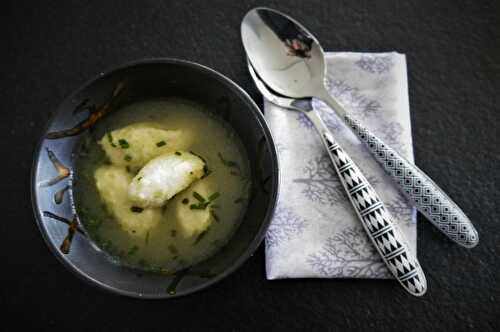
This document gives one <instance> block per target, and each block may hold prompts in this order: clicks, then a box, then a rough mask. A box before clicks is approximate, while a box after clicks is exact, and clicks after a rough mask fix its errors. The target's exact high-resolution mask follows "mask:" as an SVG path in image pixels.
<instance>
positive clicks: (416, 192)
mask: <svg viewBox="0 0 500 332" xmlns="http://www.w3.org/2000/svg"><path fill="white" fill-rule="evenodd" d="M241 35H242V40H243V45H244V47H245V51H246V53H247V56H248V58H249V60H250V62H251V64H252V66H253V68H254V69H255V71H256V73H257V74H258V75H259V76H260V77H261V79H262V81H263V82H265V84H266V85H267V86H268V87H270V88H271V89H272V90H274V91H276V92H277V93H279V94H281V95H283V96H286V97H290V98H299V99H302V98H311V97H316V98H319V99H321V100H323V101H324V102H325V103H326V104H327V105H329V106H330V107H331V108H332V109H333V110H334V111H335V112H336V113H337V114H338V115H339V117H340V118H341V119H343V120H344V121H345V122H346V123H347V124H348V126H349V128H351V130H352V131H353V132H354V133H355V134H356V135H357V136H358V138H359V139H360V140H361V141H363V142H364V143H365V145H366V146H367V147H368V149H369V151H370V152H371V153H372V154H373V155H374V157H375V158H376V160H377V161H378V162H379V163H380V164H381V165H382V166H383V168H384V169H385V171H386V172H387V173H388V174H389V175H390V176H391V177H392V179H393V180H394V181H395V182H396V183H397V185H398V186H399V188H400V190H401V191H402V192H403V193H404V194H405V195H406V196H407V197H408V199H409V201H410V202H411V203H412V204H413V205H414V206H415V207H416V208H417V209H418V210H419V211H420V212H421V213H422V214H423V215H425V216H426V217H427V219H428V220H429V221H430V222H431V223H432V224H434V225H435V226H436V227H437V228H438V229H439V230H441V231H442V232H443V233H444V234H445V235H446V236H448V237H449V238H450V239H451V240H453V241H455V242H456V243H458V244H460V245H462V246H464V247H467V248H472V247H474V246H476V245H477V243H478V241H479V237H478V234H477V231H476V229H475V228H474V226H473V225H472V223H471V221H470V220H469V219H468V218H467V216H466V215H465V214H464V213H463V212H462V210H461V209H460V208H459V207H458V206H457V205H456V204H455V203H454V202H453V201H452V199H451V198H450V197H448V196H447V195H446V194H445V192H444V191H443V190H442V189H441V188H439V186H438V185H437V184H436V183H434V181H432V180H431V179H430V178H429V177H428V176H427V175H426V174H425V173H424V172H423V171H422V170H420V169H419V168H418V167H417V166H415V165H414V164H412V163H410V162H409V161H407V160H406V159H405V158H404V157H402V156H401V155H399V154H398V153H397V152H396V151H394V150H393V149H392V148H391V147H389V146H388V145H387V144H385V143H384V142H383V141H382V140H380V139H379V138H378V137H377V136H375V135H374V134H373V133H371V132H370V131H369V130H368V129H367V128H365V127H364V126H362V125H361V124H360V123H358V122H357V121H356V120H355V119H353V118H351V117H350V116H349V114H348V113H347V111H346V110H345V109H344V107H343V106H342V105H341V104H340V103H338V102H337V101H336V100H335V99H334V98H333V97H332V96H330V94H329V93H328V91H327V89H326V87H325V71H326V66H325V59H324V53H323V49H322V48H321V45H320V44H319V42H318V41H317V40H316V39H315V38H314V36H313V35H312V34H311V33H309V32H308V31H307V30H306V29H305V28H304V27H303V26H302V25H300V24H299V23H298V22H296V21H295V20H293V19H292V18H290V17H289V16H286V15H284V14H282V13H280V12H278V11H275V10H271V9H267V8H255V9H253V10H251V11H249V12H248V13H247V14H246V16H245V18H244V19H243V22H242V24H241ZM306 114H307V113H306ZM313 117H314V116H313ZM313 121H316V122H317V124H318V126H321V122H319V121H318V120H313ZM323 136H325V135H323ZM327 136H331V135H327ZM327 138H328V137H323V139H327Z"/></svg>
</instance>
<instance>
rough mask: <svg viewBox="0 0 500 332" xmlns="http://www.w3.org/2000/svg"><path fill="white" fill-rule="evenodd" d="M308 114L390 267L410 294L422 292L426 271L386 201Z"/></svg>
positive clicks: (368, 231)
mask: <svg viewBox="0 0 500 332" xmlns="http://www.w3.org/2000/svg"><path fill="white" fill-rule="evenodd" d="M306 114H307V115H308V117H309V119H310V120H311V121H312V122H313V123H314V125H315V126H316V128H317V129H318V131H319V132H320V134H321V138H322V141H323V143H324V145H325V147H326V148H327V150H328V155H329V156H330V159H331V160H332V162H333V165H334V167H335V171H336V172H337V175H338V176H339V178H340V181H341V183H342V186H343V187H344V190H345V192H346V193H347V196H348V197H349V200H350V201H351V204H352V206H353V207H354V210H355V211H356V215H357V216H358V218H359V220H360V221H361V224H362V225H363V228H364V229H365V231H366V233H367V234H368V237H369V238H370V240H371V241H372V243H373V244H374V245H375V248H376V249H377V251H378V253H379V254H380V256H381V257H382V259H383V261H384V263H385V264H386V265H387V267H388V268H389V271H391V273H392V274H393V275H394V277H395V278H396V279H397V280H398V281H399V283H400V284H401V285H402V286H403V287H404V288H405V289H406V290H407V291H408V292H409V293H410V294H412V295H415V296H421V295H423V294H424V293H425V292H426V290H427V281H426V278H425V275H424V272H423V271H422V268H421V267H420V264H419V262H418V259H417V257H416V256H415V255H414V254H413V253H412V251H411V249H410V246H409V244H408V241H407V240H406V238H405V236H404V235H403V233H402V232H401V230H400V229H399V227H398V226H397V224H396V223H394V222H393V220H392V217H391V216H390V214H389V212H388V211H387V209H386V208H385V206H384V203H383V202H382V201H381V200H380V198H379V196H378V195H377V193H376V192H375V190H374V189H373V187H372V186H371V185H370V183H369V182H368V181H367V180H366V177H365V176H364V175H363V174H362V172H361V171H360V169H359V168H358V166H357V165H356V164H355V163H354V161H352V160H351V158H350V157H349V156H348V155H347V153H345V151H344V150H343V149H342V148H341V147H340V145H339V144H338V143H337V142H336V141H335V140H334V138H333V135H332V134H331V133H330V131H329V130H328V129H327V127H326V126H325V125H324V123H323V121H322V120H321V118H320V117H319V115H318V114H317V113H316V111H314V110H313V111H310V112H307V113H306Z"/></svg>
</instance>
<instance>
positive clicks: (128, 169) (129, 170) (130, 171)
mask: <svg viewBox="0 0 500 332" xmlns="http://www.w3.org/2000/svg"><path fill="white" fill-rule="evenodd" d="M125 169H126V170H127V173H132V170H131V169H130V166H129V165H127V167H125Z"/></svg>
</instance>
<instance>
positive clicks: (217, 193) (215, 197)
mask: <svg viewBox="0 0 500 332" xmlns="http://www.w3.org/2000/svg"><path fill="white" fill-rule="evenodd" d="M219 196H220V193H219V192H216V193H213V194H212V195H210V196H208V200H209V201H214V200H216V199H217V198H218V197H219Z"/></svg>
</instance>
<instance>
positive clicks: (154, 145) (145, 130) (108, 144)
mask: <svg viewBox="0 0 500 332" xmlns="http://www.w3.org/2000/svg"><path fill="white" fill-rule="evenodd" d="M99 144H100V145H101V147H102V148H103V150H104V152H105V153H106V155H107V156H108V158H109V160H110V161H111V163H112V164H113V165H116V166H123V167H127V166H128V167H129V168H130V169H132V170H138V169H139V168H141V167H142V166H144V165H145V164H146V163H147V162H148V161H150V160H151V159H153V158H155V157H157V156H159V155H161V154H164V153H167V152H173V151H177V150H186V149H189V147H190V146H191V144H192V137H191V136H190V134H189V133H188V132H187V131H185V130H165V129H160V128H157V127H156V124H155V123H150V122H140V123H135V124H132V125H129V126H126V127H123V128H120V129H116V130H113V131H111V132H108V133H106V135H104V136H103V137H102V138H101V140H100V141H99Z"/></svg>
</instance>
